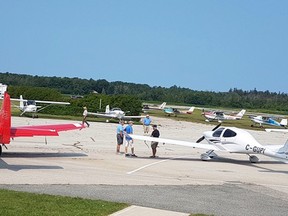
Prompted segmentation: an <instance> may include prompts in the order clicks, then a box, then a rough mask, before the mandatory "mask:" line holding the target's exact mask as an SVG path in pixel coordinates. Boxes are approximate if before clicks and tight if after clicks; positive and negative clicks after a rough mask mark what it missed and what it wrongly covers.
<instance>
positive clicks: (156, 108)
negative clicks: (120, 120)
mask: <svg viewBox="0 0 288 216" xmlns="http://www.w3.org/2000/svg"><path fill="white" fill-rule="evenodd" d="M166 104H167V103H166V102H163V103H162V104H161V105H159V106H156V107H155V106H149V105H144V106H143V109H142V111H143V112H148V111H149V110H163V109H164V108H165V106H166Z"/></svg>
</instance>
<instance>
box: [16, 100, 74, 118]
mask: <svg viewBox="0 0 288 216" xmlns="http://www.w3.org/2000/svg"><path fill="white" fill-rule="evenodd" d="M11 100H12V101H20V104H19V106H17V108H18V109H20V110H21V111H22V113H21V114H20V116H22V115H23V114H24V113H33V115H32V117H35V115H34V113H36V112H39V111H41V110H43V109H45V108H47V107H48V106H51V105H53V104H58V105H69V104H70V103H69V102H58V101H40V100H26V99H23V97H22V95H20V99H15V98H11ZM36 103H40V104H41V103H43V104H48V105H46V106H44V107H42V106H37V105H36ZM38 108H39V109H38Z"/></svg>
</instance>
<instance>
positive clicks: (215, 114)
mask: <svg viewBox="0 0 288 216" xmlns="http://www.w3.org/2000/svg"><path fill="white" fill-rule="evenodd" d="M245 112H246V110H244V109H242V110H241V111H240V112H239V113H238V114H236V115H228V114H225V113H224V112H222V111H211V112H203V113H202V115H203V116H204V117H205V118H206V120H205V121H207V122H210V121H213V120H217V121H218V122H222V121H223V120H240V119H241V118H242V117H243V116H244V114H245Z"/></svg>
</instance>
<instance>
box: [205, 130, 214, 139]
mask: <svg viewBox="0 0 288 216" xmlns="http://www.w3.org/2000/svg"><path fill="white" fill-rule="evenodd" d="M213 133H214V132H213V131H206V132H204V133H203V136H204V137H205V138H206V139H209V138H212V137H213Z"/></svg>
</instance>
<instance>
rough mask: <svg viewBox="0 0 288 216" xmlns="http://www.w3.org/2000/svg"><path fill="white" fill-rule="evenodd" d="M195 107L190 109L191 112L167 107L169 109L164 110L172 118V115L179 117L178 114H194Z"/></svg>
mask: <svg viewBox="0 0 288 216" xmlns="http://www.w3.org/2000/svg"><path fill="white" fill-rule="evenodd" d="M194 109H195V107H194V106H192V107H190V109H189V110H185V111H184V110H178V109H177V108H173V107H167V108H164V112H165V113H166V114H167V115H168V116H170V115H174V116H177V114H192V113H193V111H194Z"/></svg>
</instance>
